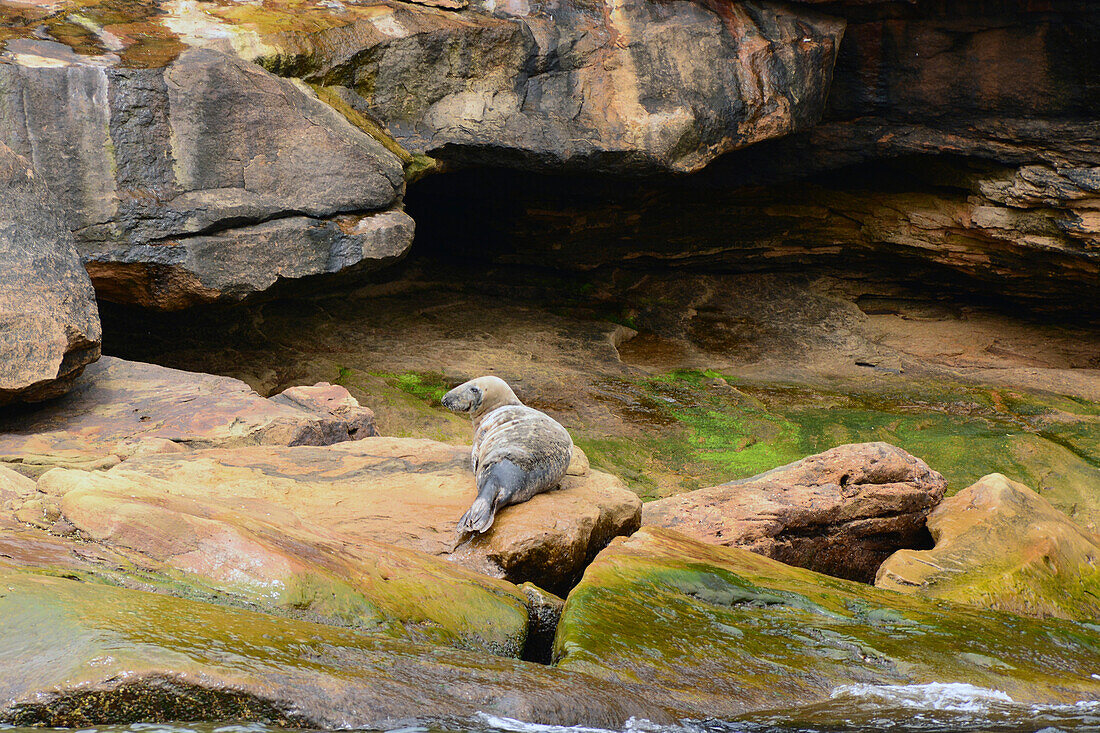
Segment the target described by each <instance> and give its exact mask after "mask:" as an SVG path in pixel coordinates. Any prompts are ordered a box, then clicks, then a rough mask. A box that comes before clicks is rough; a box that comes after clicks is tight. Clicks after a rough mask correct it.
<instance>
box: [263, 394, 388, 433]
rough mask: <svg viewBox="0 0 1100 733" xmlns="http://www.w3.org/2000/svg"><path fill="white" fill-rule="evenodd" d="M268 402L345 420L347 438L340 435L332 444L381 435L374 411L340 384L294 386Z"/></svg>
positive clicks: (342, 428) (272, 397)
mask: <svg viewBox="0 0 1100 733" xmlns="http://www.w3.org/2000/svg"><path fill="white" fill-rule="evenodd" d="M268 399H270V400H271V401H272V402H274V403H276V404H280V405H287V406H289V407H296V408H298V409H299V410H305V411H306V412H313V413H317V414H319V415H322V416H324V415H331V416H333V417H336V418H339V419H340V420H342V421H343V422H344V423H345V425H346V428H345V427H341V430H343V431H344V435H343V436H340V435H339V432H338V434H337V437H336V438H335V439H334V440H331V441H328V442H330V443H337V442H339V441H341V440H347V439H354V440H358V439H360V438H368V437H372V436H375V435H378V431H377V430H376V429H375V427H374V412H373V411H372V410H371V409H370V408H369V407H363V406H362V405H360V404H359V402H358V400H356V399H355V398H354V397H352V396H351V393H349V392H348V391H347V389H345V388H344V387H341V386H340V385H338V384H329V383H328V382H318V383H317V384H315V385H313V386H301V387H291V388H290V389H284V390H283V391H282V392H280V393H279V394H277V395H273V396H271V397H269V398H268Z"/></svg>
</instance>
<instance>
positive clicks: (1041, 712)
mask: <svg viewBox="0 0 1100 733" xmlns="http://www.w3.org/2000/svg"><path fill="white" fill-rule="evenodd" d="M47 730H48V729H42V728H14V727H11V726H4V725H0V731H3V732H4V733H47ZM873 731H874V732H877V731H892V732H897V733H902V732H907V731H912V732H913V733H1058V732H1059V731H1065V732H1066V733H1081V732H1084V731H1098V732H1100V701H1097V702H1091V701H1084V702H1079V703H1076V704H1072V705H1029V704H1024V703H1019V702H1016V701H1014V700H1013V699H1012V698H1010V697H1009V696H1008V695H1006V694H1005V693H1003V692H999V691H997V690H988V689H983V688H980V687H974V686H973V685H963V684H928V685H850V686H846V687H841V688H838V689H837V690H835V691H834V692H833V694H832V696H831V698H830V699H828V700H826V701H824V702H819V703H815V704H813V705H807V706H803V707H798V708H790V709H786V710H776V711H769V712H763V713H753V714H751V715H746V716H744V717H742V718H738V719H734V720H688V721H682V722H681V723H679V724H678V725H673V726H667V725H657V724H654V723H651V722H649V721H647V720H637V719H631V720H629V721H627V722H626V723H625V724H624V726H623V728H622V729H621V730H619V731H607V730H604V729H602V728H585V727H580V726H575V727H564V726H555V725H539V724H536V723H525V722H523V721H519V720H512V719H510V718H502V717H498V716H494V715H488V714H484V713H483V714H481V715H479V716H478V718H477V719H476V720H474V721H467V722H463V723H456V722H454V721H438V720H437V721H430V722H429V721H426V722H425V723H424V725H423V726H421V727H404V728H397V729H393V730H390V731H385V732H384V733H841V732H843V733H872V732H873ZM65 733H284V731H282V730H280V729H276V728H271V727H269V726H265V725H262V724H259V723H250V724H241V725H220V724H213V723H186V724H177V725H167V724H151V723H137V724H134V725H124V726H98V727H95V728H87V729H83V730H81V731H75V730H67V731H65ZM294 733H307V732H306V731H297V732H294ZM371 733H383V732H381V731H378V732H371Z"/></svg>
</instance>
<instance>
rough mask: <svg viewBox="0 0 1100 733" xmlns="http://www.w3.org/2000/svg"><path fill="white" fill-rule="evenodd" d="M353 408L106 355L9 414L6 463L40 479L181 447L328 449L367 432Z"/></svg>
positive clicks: (1, 448) (1, 435)
mask: <svg viewBox="0 0 1100 733" xmlns="http://www.w3.org/2000/svg"><path fill="white" fill-rule="evenodd" d="M348 410H349V412H347V413H346V414H347V415H348V416H349V417H350V421H349V418H348V417H345V416H342V415H337V414H335V413H329V412H323V413H322V412H312V411H311V412H307V411H304V410H300V409H297V408H295V407H291V406H289V405H286V404H279V403H275V402H272V401H270V400H266V399H264V398H263V397H260V396H259V395H258V394H256V393H255V392H253V391H252V390H251V389H250V388H249V387H248V385H247V384H245V383H244V382H240V381H238V380H236V379H230V378H228V377H216V376H212V375H209V374H196V373H194V372H182V371H179V370H177V369H167V368H165V367H160V366H156V365H153V364H142V363H138V362H129V361H124V360H122V359H115V358H113V357H104V358H103V359H100V360H99V362H97V363H96V364H94V365H93V366H91V367H89V368H88V369H87V370H86V371H85V373H84V375H83V376H82V377H81V378H80V380H78V382H77V383H76V385H75V386H74V388H73V390H72V391H71V392H70V393H69V394H68V395H66V396H65V397H64V398H63V399H60V400H57V401H55V402H52V403H50V404H49V405H45V406H43V407H42V408H41V409H39V410H36V411H35V412H33V413H29V414H12V415H5V416H0V462H3V463H5V464H7V465H9V466H18V467H19V470H20V471H22V472H25V473H27V474H29V475H38V474H40V473H42V472H43V471H44V470H47V469H48V468H50V467H52V466H70V467H75V468H85V469H96V468H109V467H110V466H112V465H114V464H116V463H118V462H119V461H120V460H122V459H123V458H129V457H131V456H135V455H142V454H149V453H164V452H178V451H179V450H180V449H181V445H179V444H182V446H183V447H199V448H202V447H210V446H223V445H226V446H228V445H256V444H263V445H271V444H275V445H301V444H310V445H324V444H326V443H329V442H332V441H334V440H349V439H350V438H351V437H352V435H353V433H355V431H358V430H359V429H360V428H361V426H362V419H363V416H362V415H361V414H359V413H357V412H355V411H354V409H353V408H351V407H350V404H349V405H348ZM169 442H170V443H172V444H169ZM173 444H174V445H173Z"/></svg>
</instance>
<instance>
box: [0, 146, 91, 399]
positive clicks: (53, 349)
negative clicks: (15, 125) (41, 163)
mask: <svg viewBox="0 0 1100 733" xmlns="http://www.w3.org/2000/svg"><path fill="white" fill-rule="evenodd" d="M99 342H100V327H99V310H98V308H97V306H96V300H95V293H94V291H93V290H92V284H91V283H90V282H89V281H88V274H87V273H86V272H85V271H84V268H83V267H81V265H80V258H79V256H78V255H77V253H76V249H75V248H74V247H73V238H72V234H71V233H70V232H69V230H68V229H66V227H65V225H64V224H63V223H62V220H61V209H60V207H58V205H57V203H56V202H55V201H54V200H52V199H51V198H50V193H49V192H48V191H47V189H46V185H45V182H44V181H43V179H42V177H40V176H39V175H38V173H36V172H35V170H34V169H33V168H32V167H31V166H30V164H29V163H28V162H27V160H26V159H24V158H22V157H20V156H18V155H16V154H15V153H13V152H12V151H11V149H9V148H8V147H7V146H5V145H4V144H3V142H2V141H0V405H5V404H8V403H10V402H14V401H26V402H37V401H39V400H45V399H49V398H51V397H57V396H58V395H61V394H64V393H65V392H66V391H67V390H68V389H69V388H70V386H71V385H72V383H73V380H74V379H76V377H78V376H79V375H80V373H81V371H82V370H83V369H84V367H85V365H87V364H89V363H91V362H93V361H95V360H96V359H97V358H99V349H100V344H99Z"/></svg>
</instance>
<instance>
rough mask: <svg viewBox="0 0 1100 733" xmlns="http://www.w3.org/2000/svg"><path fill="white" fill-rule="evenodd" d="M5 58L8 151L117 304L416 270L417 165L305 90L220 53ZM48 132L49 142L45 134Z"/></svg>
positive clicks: (174, 304)
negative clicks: (393, 266) (28, 164)
mask: <svg viewBox="0 0 1100 733" xmlns="http://www.w3.org/2000/svg"><path fill="white" fill-rule="evenodd" d="M8 46H9V51H10V53H7V54H4V55H3V56H0V88H3V89H5V90H6V91H5V99H7V100H10V101H9V103H6V104H4V105H0V142H6V143H7V144H8V145H10V146H12V148H14V149H15V150H16V151H17V152H20V153H23V154H25V155H27V156H28V157H30V158H31V160H32V161H33V162H34V164H35V167H36V168H37V169H38V170H39V171H41V172H42V175H43V177H44V178H46V180H47V182H48V183H49V185H50V186H51V188H52V189H53V190H54V193H55V194H56V195H58V197H59V198H61V199H62V200H64V201H65V202H66V209H65V212H64V213H65V218H64V223H65V224H66V225H68V227H69V228H70V229H72V230H73V231H74V232H75V234H76V243H77V249H78V250H79V252H80V255H81V257H82V258H83V259H84V261H85V263H86V264H87V267H88V271H89V273H90V274H91V277H92V281H93V282H94V283H95V286H96V289H97V290H98V292H99V293H100V295H101V297H104V298H106V299H109V300H115V301H121V302H128V303H137V304H140V305H144V306H150V307H155V308H162V309H177V308H183V307H186V306H189V305H194V304H197V303H205V302H212V301H224V300H238V299H240V298H242V297H244V296H246V295H248V294H250V293H254V292H257V291H262V290H266V289H267V288H269V287H271V286H272V285H274V284H275V282H276V281H277V280H279V279H280V278H302V277H305V276H308V275H316V274H322V273H334V272H338V271H341V270H346V269H348V268H353V267H354V268H358V269H363V268H368V267H377V266H380V265H384V264H387V263H390V262H393V261H395V260H396V259H398V258H399V257H401V256H402V255H403V254H404V253H405V252H406V251H407V249H408V248H409V246H410V244H411V242H412V233H413V226H412V220H411V219H410V218H409V217H408V216H407V215H406V214H404V213H403V212H402V211H400V197H401V195H402V193H403V191H404V175H403V172H402V166H401V162H400V161H399V160H398V158H397V157H396V156H395V155H394V154H393V153H391V152H389V151H388V150H387V149H386V148H385V147H384V146H383V145H382V144H381V143H379V142H378V141H376V140H375V139H374V138H372V137H371V136H370V135H368V134H366V133H365V132H363V131H362V130H360V129H359V128H357V127H355V126H354V125H352V124H351V123H350V122H348V120H347V119H345V118H344V117H343V116H341V115H340V114H338V113H337V112H335V111H334V110H333V109H332V108H331V107H329V106H328V105H326V104H324V103H322V102H321V101H320V100H318V99H317V98H316V96H315V95H314V93H313V92H312V91H311V90H310V89H308V88H307V87H305V86H304V85H301V84H296V83H293V82H291V81H287V80H285V79H280V78H278V77H275V76H273V75H271V74H269V73H268V72H266V71H264V70H263V69H261V68H259V67H258V66H255V65H254V64H250V63H247V62H245V61H241V60H240V59H238V58H236V57H233V56H230V55H226V54H222V53H218V52H215V51H210V50H199V49H194V50H184V51H183V52H182V53H179V55H178V56H177V57H175V58H169V59H168V60H166V61H165V63H164V64H162V65H153V66H150V67H149V68H126V67H124V66H119V65H117V64H112V63H111V61H110V60H109V59H97V58H89V57H87V56H80V55H77V54H75V53H74V52H73V51H72V50H71V49H69V48H68V47H66V46H62V45H60V44H56V43H51V42H47V41H36V40H28V39H17V40H14V41H11V42H10V43H9V44H8ZM31 131H33V134H32V132H31Z"/></svg>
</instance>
